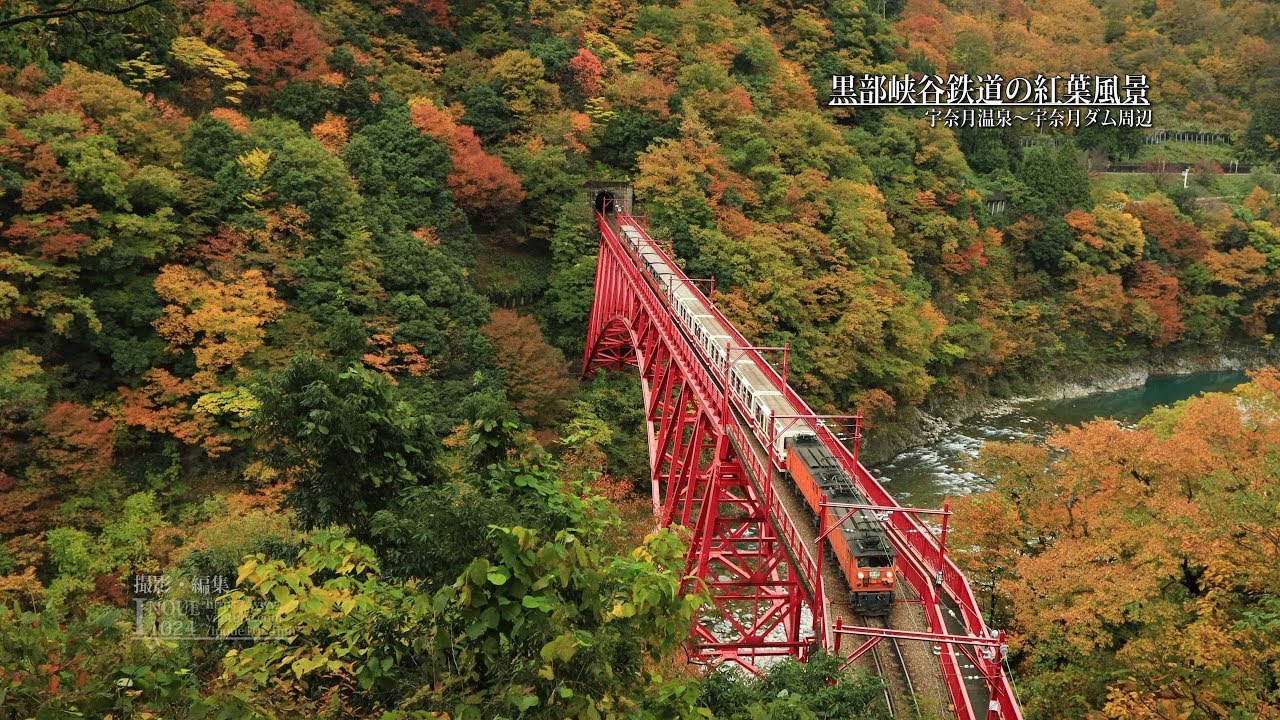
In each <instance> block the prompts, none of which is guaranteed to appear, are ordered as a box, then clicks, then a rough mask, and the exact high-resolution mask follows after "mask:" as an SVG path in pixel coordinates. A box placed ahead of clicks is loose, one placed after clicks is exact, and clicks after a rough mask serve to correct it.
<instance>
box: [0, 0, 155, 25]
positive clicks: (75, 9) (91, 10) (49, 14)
mask: <svg viewBox="0 0 1280 720" xmlns="http://www.w3.org/2000/svg"><path fill="white" fill-rule="evenodd" d="M158 2H160V0H138V2H135V3H133V4H132V5H125V6H124V7H118V8H109V7H108V8H101V7H82V6H78V5H75V4H72V5H67V6H65V7H60V8H55V9H53V10H47V11H45V12H39V13H31V14H29V15H21V16H19V17H13V18H5V19H4V20H0V30H6V29H8V28H11V27H13V26H15V25H21V24H22V23H29V22H40V21H41V20H53V19H56V18H64V17H76V18H77V19H79V18H78V16H79V15H81V14H84V13H88V14H92V15H123V14H125V13H127V12H132V11H134V10H137V9H138V8H140V7H143V6H146V5H154V4H155V3H158Z"/></svg>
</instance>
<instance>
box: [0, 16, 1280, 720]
mask: <svg viewBox="0 0 1280 720" xmlns="http://www.w3.org/2000/svg"><path fill="white" fill-rule="evenodd" d="M907 72H913V73H927V74H935V73H936V74H940V75H947V74H950V73H966V72H968V73H986V72H1000V73H1003V74H1005V75H1006V76H1017V75H1028V74H1036V73H1041V74H1046V75H1049V74H1066V73H1108V74H1117V73H1119V74H1126V73H1142V74H1146V75H1147V76H1148V77H1149V78H1150V80H1151V88H1152V91H1151V97H1152V101H1153V105H1154V109H1155V125H1156V126H1157V127H1158V128H1163V129H1167V130H1189V131H1197V132H1204V133H1219V134H1221V135H1222V136H1223V137H1225V138H1226V140H1225V141H1224V142H1223V143H1221V144H1220V145H1217V146H1214V147H1213V148H1211V149H1210V150H1211V151H1212V152H1211V153H1210V154H1207V155H1206V154H1204V153H1209V151H1206V150H1204V149H1196V148H1181V149H1180V151H1182V152H1186V153H1200V154H1189V155H1186V157H1185V159H1188V160H1189V161H1192V162H1195V163H1198V164H1197V166H1196V167H1197V171H1196V172H1197V177H1198V178H1202V179H1201V180H1199V181H1198V182H1203V183H1206V185H1204V187H1205V188H1207V189H1209V190H1213V189H1214V188H1217V191H1214V192H1202V193H1198V192H1197V191H1196V190H1195V189H1188V188H1184V187H1183V184H1182V178H1181V176H1174V175H1172V174H1167V173H1159V172H1153V173H1149V174H1147V175H1145V176H1144V182H1143V183H1131V184H1128V185H1123V186H1121V185H1117V184H1116V182H1115V178H1114V177H1104V174H1102V173H1097V172H1091V171H1090V170H1089V167H1090V162H1091V161H1090V158H1092V159H1108V160H1117V161H1119V160H1129V159H1134V158H1136V159H1139V160H1143V159H1147V158H1149V157H1150V153H1151V152H1152V146H1150V145H1148V144H1146V136H1145V133H1144V131H1141V130H1135V129H1123V128H1097V127H1093V128H1082V129H1078V130H1075V131H1058V132H1054V133H1050V132H1048V131H1047V130H1045V131H1037V130H1036V129H1035V128H1029V127H1014V128H1010V129H1007V130H1004V131H995V130H966V129H960V130H952V129H948V128H945V127H942V126H941V125H938V126H933V125H931V124H930V123H929V121H928V120H927V119H925V118H924V117H922V116H921V115H920V114H919V113H911V112H901V111H897V110H890V109H884V108H829V107H827V104H826V103H827V100H828V98H829V94H830V87H831V85H830V83H831V80H830V79H831V76H832V75H835V74H862V73H878V74H902V73H907ZM1174 149H1175V150H1179V149H1178V148H1174ZM1213 153H1216V155H1215V154H1213ZM1228 160H1239V161H1243V162H1246V163H1250V164H1251V165H1252V167H1253V172H1252V174H1249V175H1245V176H1242V177H1237V176H1231V178H1228V177H1227V176H1226V175H1225V174H1224V172H1223V164H1224V163H1225V162H1227V161H1228ZM1278 162H1280V6H1277V5H1275V4H1274V3H1270V2H1264V1H1263V0H1053V1H1049V0H1041V1H1040V2H1033V1H1032V0H948V1H947V2H942V1H941V0H828V1H826V2H815V1H812V0H754V1H752V2H746V1H745V0H741V1H740V0H679V1H677V0H529V1H528V2H513V1H512V0H498V1H496V2H478V1H477V0H142V1H141V2H136V1H135V2H129V1H128V0H101V2H100V3H98V4H97V5H85V4H84V3H83V2H80V1H79V0H66V1H62V2H58V1H53V0H26V1H25V2H21V3H6V4H4V5H3V6H2V7H0V719H7V718H39V719H40V720H44V719H45V718H64V717H95V718H99V717H101V718H124V717H128V718H132V717H140V718H276V717H333V718H380V719H382V720H398V719H409V718H456V719H464V720H466V719H479V718H516V717H520V718H548V719H549V718H583V719H587V718H655V719H659V718H661V719H665V718H699V717H716V718H729V719H732V720H738V719H744V720H746V719H749V720H761V719H765V718H776V719H777V720H783V719H791V718H795V719H801V718H803V719H806V720H807V719H810V718H812V719H814V720H816V719H817V718H825V717H855V716H856V717H859V718H876V717H880V716H881V713H882V709H881V707H880V706H879V704H878V700H877V693H879V692H880V690H881V686H880V680H879V679H877V678H875V677H871V676H868V675H865V674H863V673H861V672H858V671H844V670H840V668H839V664H840V663H839V661H838V660H837V659H835V658H829V657H821V656H820V657H817V658H815V659H813V660H812V661H810V662H809V663H807V664H798V663H791V662H788V663H784V664H781V665H779V666H778V667H777V668H775V669H774V670H773V671H772V672H770V673H769V674H768V675H767V676H765V677H763V678H759V679H752V680H748V679H745V678H742V677H739V676H736V675H733V674H731V673H725V672H715V671H709V672H708V671H702V670H699V669H697V668H693V667H690V666H689V665H687V664H686V663H685V661H684V657H683V655H682V649H681V648H682V644H683V642H684V640H685V639H686V637H687V634H688V629H689V627H690V625H691V623H692V622H693V621H694V619H695V618H696V617H697V616H698V613H699V608H700V607H701V605H702V604H703V603H705V602H706V598H705V597H704V596H702V595H700V594H698V593H696V592H686V590H687V587H686V584H685V583H684V582H683V578H682V577H681V574H682V572H683V567H684V565H683V554H684V548H685V542H686V540H687V538H686V537H685V536H683V535H682V532H681V531H680V530H679V529H674V528H673V529H665V530H660V531H656V532H655V531H653V521H652V518H651V517H650V516H649V505H648V500H647V498H645V496H644V494H643V493H644V492H646V491H647V487H648V472H649V469H648V453H647V449H646V446H645V434H644V410H643V408H642V406H641V401H640V388H639V386H638V384H637V383H636V382H635V380H634V378H633V377H631V376H628V375H625V374H603V373H602V374H601V375H600V376H599V377H597V378H595V379H594V380H592V381H591V382H588V383H579V382H578V381H577V372H578V367H577V364H578V363H577V358H579V357H581V355H582V352H583V342H584V338H585V326H586V322H587V318H588V313H589V311H590V307H591V300H592V296H593V280H594V273H595V263H596V249H597V243H598V240H599V238H598V234H597V233H596V231H595V226H594V223H593V221H592V218H591V207H590V205H589V204H588V203H587V202H586V201H585V199H584V194H583V190H582V188H583V186H584V184H585V183H588V182H598V181H611V182H626V183H630V184H632V186H633V187H634V190H635V194H636V198H637V204H638V207H639V208H640V211H641V212H643V213H644V214H645V215H646V216H647V221H648V223H649V226H650V230H651V232H652V234H653V236H654V237H655V238H656V239H658V240H659V241H661V242H664V243H670V245H671V247H672V248H673V249H674V252H675V255H676V256H677V257H678V258H679V259H680V262H681V264H682V265H683V266H684V268H685V270H686V271H687V272H688V274H689V275H690V276H694V277H710V276H714V277H715V278H716V279H717V290H716V295H717V300H716V301H717V304H718V306H719V307H720V308H721V309H722V310H723V311H724V312H725V313H726V314H727V315H728V316H729V317H730V319H732V320H733V321H734V322H735V323H736V324H737V326H738V327H739V328H741V330H742V331H743V333H744V334H745V335H746V336H747V337H748V338H751V339H752V340H754V341H757V342H758V343H760V344H762V345H783V344H787V345H789V346H790V348H791V355H790V358H791V375H790V377H791V380H792V383H793V385H794V386H795V387H796V389H797V390H798V391H799V392H800V393H801V394H802V395H803V396H804V397H805V398H806V399H807V400H808V401H809V403H810V404H811V405H812V406H813V407H815V408H816V409H818V410H819V411H820V412H852V411H854V410H860V411H861V412H862V413H863V414H864V415H865V416H866V418H867V431H868V437H869V440H868V442H869V443H872V444H874V442H875V438H876V434H877V432H880V433H886V434H887V433H891V432H896V431H898V430H900V429H901V428H903V427H907V426H909V425H910V423H911V422H912V418H913V413H915V412H916V409H917V408H919V407H921V406H925V405H928V406H930V407H944V406H947V405H948V404H952V403H963V402H968V401H972V400H974V399H981V398H986V397H1007V396H1010V395H1012V394H1016V393H1018V392H1023V391H1026V390H1028V389H1029V388H1034V387H1036V386H1037V384H1039V383H1045V382H1049V381H1051V380H1054V379H1059V378H1061V377H1062V376H1063V375H1069V376H1071V377H1083V376H1087V375H1088V373H1090V372H1091V371H1092V370H1093V369H1095V368H1099V367H1116V366H1123V365H1125V364H1127V363H1134V362H1141V361H1144V360H1146V359H1149V358H1152V357H1164V356H1174V355H1177V354H1178V353H1196V352H1204V351H1205V349H1206V348H1209V349H1213V348H1220V347H1223V346H1227V345H1231V346H1242V347H1249V348H1253V349H1256V350H1257V351H1259V352H1271V351H1272V350H1273V346H1274V343H1275V340H1276V334H1277V333H1280V196H1278V195H1277V193H1278V191H1280V176H1277V175H1276V173H1275V170H1276V164H1277V163H1278ZM995 196H998V197H1000V198H1003V199H1004V200H1005V203H1004V206H1003V208H1002V209H1001V210H1000V211H999V212H996V211H994V210H993V208H992V206H991V205H990V204H989V199H990V198H992V197H995ZM1278 421H1280V380H1278V379H1277V376H1276V374H1275V373H1274V371H1265V370H1264V371H1259V372H1258V373H1256V374H1255V375H1254V376H1253V378H1252V381H1251V382H1250V383H1249V384H1247V385H1244V386H1242V387H1241V388H1239V389H1238V390H1237V391H1235V394H1232V395H1227V394H1219V395H1208V396H1205V397H1203V398H1198V399H1194V400H1191V401H1188V402H1186V403H1183V404H1180V405H1177V406H1175V407H1171V408H1165V409H1161V410H1158V411H1157V412H1156V413H1154V414H1153V415H1151V416H1150V417H1148V418H1147V419H1145V420H1143V421H1142V422H1141V423H1139V424H1138V425H1137V426H1136V427H1120V426H1117V425H1115V424H1113V423H1106V422H1099V423H1092V424H1086V425H1084V426H1079V427H1072V428H1064V429H1062V430H1061V431H1060V432H1058V433H1056V434H1054V435H1053V436H1052V437H1051V438H1050V439H1049V441H1048V443H1047V444H1041V445H1036V444H1008V445H998V446H993V447H992V449H991V450H990V451H989V452H988V453H986V454H985V455H984V457H983V458H982V459H981V461H980V463H981V464H982V465H983V467H984V468H985V471H986V472H988V473H990V475H991V476H992V477H995V478H997V481H996V487H995V489H994V490H993V491H992V492H991V493H985V494H981V495H974V496H970V497H968V498H966V499H965V500H964V501H963V504H962V507H961V509H960V512H959V514H958V517H957V519H956V527H957V528H958V529H957V531H956V532H957V533H958V534H959V536H960V538H961V541H960V545H962V546H964V547H966V548H970V550H969V551H968V552H967V553H964V554H963V557H962V560H963V563H964V567H965V569H966V571H968V572H970V573H971V574H972V575H973V577H974V579H975V581H976V582H977V583H978V587H980V588H981V589H982V591H983V593H984V595H983V597H984V603H988V604H989V606H990V608H991V610H990V612H991V618H989V620H990V621H991V622H992V623H994V624H996V625H998V626H1001V627H1008V628H1009V629H1010V631H1011V633H1012V638H1013V647H1012V653H1013V654H1012V656H1011V661H1012V663H1013V668H1014V670H1015V672H1016V673H1017V676H1018V678H1019V680H1020V691H1021V693H1022V696H1023V697H1022V700H1023V703H1024V705H1025V709H1026V713H1027V717H1028V718H1045V719H1047V718H1081V717H1090V718H1141V719H1147V718H1150V719H1152V720H1154V719H1155V718H1170V719H1171V718H1180V719H1187V720H1190V719H1192V718H1253V717H1258V718H1269V717H1280V655H1277V653H1276V650H1275V648H1276V647H1278V646H1280V644H1278V641H1280V574H1277V572H1276V570H1275V568H1276V567H1277V555H1278V554H1280V535H1277V527H1280V518H1278V517H1277V516H1276V513H1277V508H1276V507H1275V503H1274V499H1273V498H1274V496H1275V493H1276V492H1277V491H1278V490H1280V470H1278V468H1280V464H1278V462H1280V435H1277V428H1278V427H1280V425H1277V422H1278ZM161 586H163V587H161ZM213 587H216V588H217V589H218V591H219V592H218V593H215V594H218V595H219V596H220V597H221V598H222V599H223V601H224V602H223V603H222V604H221V605H220V609H219V610H218V611H217V613H215V614H213V615H211V614H210V611H209V610H208V608H207V606H204V605H201V602H203V601H204V600H206V599H208V597H209V595H210V593H211V592H213V591H212V588H213ZM140 595H141V596H145V597H152V598H154V597H159V598H163V599H167V600H172V601H173V603H175V605H173V606H172V607H177V608H182V609H181V610H180V611H172V610H165V611H163V612H162V613H160V614H153V611H150V610H149V611H148V614H145V617H144V613H142V611H141V610H140V609H139V608H140V607H142V606H141V605H138V604H137V598H138V597H139V596H140ZM184 603H185V604H184ZM147 607H153V605H147ZM202 607H203V608H204V609H203V610H201V609H198V608H202ZM192 608H197V609H192ZM155 612H160V611H155ZM1037 618H1038V619H1045V618H1047V619H1049V620H1050V621H1051V622H1050V623H1049V624H1048V625H1046V624H1044V623H1043V622H1033V619H1037ZM164 622H170V623H179V624H178V625H173V626H172V627H180V628H185V630H184V631H182V632H173V633H164V634H166V635H167V634H173V635H179V636H186V635H190V634H192V632H194V630H193V629H196V628H203V629H204V630H201V632H204V631H206V630H208V629H209V628H213V629H219V630H239V631H243V632H246V633H248V634H249V635H251V636H254V637H265V636H268V635H272V634H276V635H282V636H285V637H288V638H290V639H289V640H288V641H286V642H280V641H266V640H264V641H262V642H252V643H246V642H236V641H232V640H229V639H227V638H225V637H220V638H216V639H212V640H190V639H181V638H179V639H139V638H137V637H135V634H136V630H137V629H138V628H139V627H141V624H142V623H150V624H152V625H150V626H160V625H161V624H163V623H164ZM183 623H185V624H183ZM837 678H839V679H840V680H841V682H840V683H839V684H836V683H835V682H834V681H835V680H836V679H837Z"/></svg>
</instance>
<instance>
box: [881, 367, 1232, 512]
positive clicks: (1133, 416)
mask: <svg viewBox="0 0 1280 720" xmlns="http://www.w3.org/2000/svg"><path fill="white" fill-rule="evenodd" d="M1246 380H1248V378H1247V377H1245V375H1244V373H1242V372H1204V373H1194V374H1190V375H1164V376H1155V377H1152V378H1149V379H1148V380H1147V383H1146V384H1145V385H1143V386H1142V387H1137V388H1133V389H1131V390H1118V391H1115V392H1106V393H1097V394H1095V395H1087V396H1085V397H1080V398H1074V399H1071V400H1042V401H1036V402H1032V403H1025V404H1020V405H1017V406H1015V408H1014V410H1013V411H1012V412H1008V411H1006V412H1001V413H992V414H987V415H982V416H978V417H975V418H971V419H970V420H968V421H966V423H965V424H963V425H958V426H956V427H955V428H954V429H953V431H952V432H951V433H949V434H948V435H947V436H946V437H945V438H943V439H942V440H940V441H938V442H935V443H932V444H929V445H922V446H920V447H915V448H911V449H909V450H907V451H905V452H902V453H900V454H899V455H897V456H896V457H894V458H893V459H892V460H890V461H889V462H886V463H882V464H880V465H875V466H872V467H871V468H870V469H871V472H872V473H873V474H874V475H875V476H876V477H877V478H880V480H881V482H883V483H884V485H885V488H886V489H888V490H889V492H890V493H893V496H894V497H895V498H896V499H897V501H898V502H899V503H901V504H903V505H909V506H913V507H938V506H940V505H941V504H942V501H943V499H944V498H946V497H956V496H959V495H966V494H968V493H971V492H978V491H983V490H988V489H990V487H991V484H990V482H989V481H988V480H987V479H986V478H984V477H981V476H979V475H978V474H977V473H974V472H973V471H972V468H971V464H972V461H973V459H974V458H975V457H977V455H978V451H979V450H981V449H982V446H983V445H984V444H986V443H987V441H989V440H1015V439H1022V440H1028V441H1037V440H1041V439H1043V438H1044V437H1045V436H1046V435H1047V434H1048V433H1049V431H1050V430H1051V429H1052V428H1053V427H1054V426H1056V425H1075V424H1079V423H1082V422H1087V421H1089V420H1093V419H1095V418H1110V419H1114V420H1118V421H1120V422H1125V423H1131V422H1134V421H1136V420H1138V419H1140V418H1142V417H1143V416H1145V415H1146V414H1148V413H1149V412H1151V410H1152V409H1153V408H1155V407H1158V406H1160V405H1169V404H1171V403H1175V402H1178V401H1179V400H1185V399H1186V398H1189V397H1191V396H1193V395H1196V394H1199V393H1203V392H1220V391H1224V390H1230V389H1231V388H1233V387H1235V386H1236V385H1238V384H1240V383H1242V382H1245V381H1246ZM869 440H871V441H872V442H874V437H872V438H869Z"/></svg>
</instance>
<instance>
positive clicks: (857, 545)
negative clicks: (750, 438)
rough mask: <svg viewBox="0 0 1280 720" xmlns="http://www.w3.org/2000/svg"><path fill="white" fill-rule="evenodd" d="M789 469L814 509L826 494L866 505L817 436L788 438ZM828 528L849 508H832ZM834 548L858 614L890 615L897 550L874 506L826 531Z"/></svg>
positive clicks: (829, 542) (828, 512)
mask: <svg viewBox="0 0 1280 720" xmlns="http://www.w3.org/2000/svg"><path fill="white" fill-rule="evenodd" d="M787 472H788V474H790V476H791V481H792V482H793V483H795V486H796V489H797V490H799V491H800V495H801V496H803V497H804V499H805V502H806V503H808V505H809V507H810V508H811V509H812V510H813V512H814V515H817V514H818V512H819V511H820V508H819V503H820V502H821V501H822V497H823V496H824V495H825V496H826V498H827V501H828V502H839V503H849V504H854V505H866V504H867V499H866V498H865V497H864V496H863V495H862V493H860V492H858V489H857V488H856V487H854V485H853V481H852V480H851V479H850V478H849V476H848V475H847V474H846V473H845V472H844V470H843V469H841V467H840V464H839V463H838V462H836V459H835V457H833V456H832V455H831V453H830V452H828V451H827V449H826V448H825V447H823V445H822V443H821V442H819V441H818V438H816V437H814V436H812V435H799V436H796V437H794V438H789V439H788V440H787ZM824 512H826V515H827V517H826V521H825V523H824V525H825V527H828V528H829V527H831V526H832V525H833V524H834V523H835V521H836V520H837V519H839V517H840V516H843V515H844V514H845V513H846V512H848V511H847V510H841V509H839V508H836V509H834V510H833V509H827V510H825V511H824ZM827 542H828V544H829V546H830V547H831V552H832V554H833V555H834V556H835V559H836V563H837V564H839V566H840V570H841V572H842V573H843V575H844V577H845V580H847V581H848V583H849V589H850V592H849V603H850V605H851V606H852V607H853V611H854V612H856V613H858V614H859V615H868V616H876V615H887V614H888V613H889V610H890V608H891V607H892V606H893V590H894V584H895V583H896V582H897V578H896V575H897V573H895V572H894V561H895V560H896V559H897V555H898V554H897V551H896V550H894V548H893V545H891V544H890V543H889V538H888V537H887V536H886V535H885V532H884V528H883V527H882V526H881V525H880V521H879V520H877V519H876V517H875V515H874V514H873V513H872V512H871V511H869V510H858V511H857V512H855V513H854V514H853V515H852V516H851V517H850V518H849V519H848V520H845V521H844V524H843V525H841V527H840V529H839V530H838V531H836V532H832V533H830V534H829V535H827Z"/></svg>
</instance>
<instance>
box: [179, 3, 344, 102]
mask: <svg viewBox="0 0 1280 720" xmlns="http://www.w3.org/2000/svg"><path fill="white" fill-rule="evenodd" d="M199 21H200V25H201V26H202V28H203V30H204V37H205V39H206V40H208V41H209V42H211V43H213V44H214V45H217V46H219V47H222V48H223V49H225V50H226V51H227V52H228V53H230V55H231V57H232V58H233V59H235V61H236V62H237V63H239V64H240V65H241V66H242V67H244V68H246V69H247V70H249V71H250V72H251V73H253V76H254V78H255V79H256V80H257V81H258V82H259V83H263V84H265V85H270V86H271V87H275V88H279V87H281V86H283V85H284V84H285V83H287V82H289V81H291V80H305V79H309V78H314V77H318V76H319V75H320V74H321V73H323V72H324V70H325V62H324V58H325V56H326V55H327V54H328V52H329V47H328V43H327V42H326V40H325V38H324V34H323V31H322V30H321V29H320V24H319V23H318V22H316V20H315V18H314V17H312V16H311V15H310V14H309V13H307V11H306V10H304V9H302V7H301V6H299V5H298V4H297V3H296V2H294V0H246V1H244V2H236V1H235V0H215V1H214V2H211V3H209V4H208V5H207V6H206V7H205V9H204V12H202V13H201V14H200V16H199Z"/></svg>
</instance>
